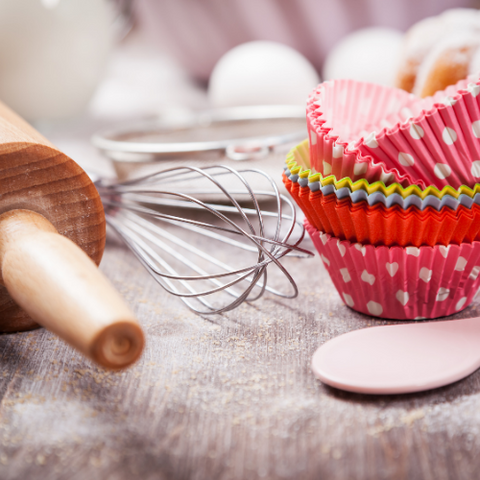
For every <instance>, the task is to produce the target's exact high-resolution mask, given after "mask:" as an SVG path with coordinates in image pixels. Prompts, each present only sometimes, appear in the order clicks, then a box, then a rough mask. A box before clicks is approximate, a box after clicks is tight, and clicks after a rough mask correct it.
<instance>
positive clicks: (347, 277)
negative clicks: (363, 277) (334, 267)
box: [340, 268, 352, 283]
mask: <svg viewBox="0 0 480 480" xmlns="http://www.w3.org/2000/svg"><path fill="white" fill-rule="evenodd" d="M340 273H341V274H342V278H343V281H344V282H345V283H348V282H349V281H350V280H351V279H352V277H351V276H350V272H349V271H348V268H341V269H340Z"/></svg>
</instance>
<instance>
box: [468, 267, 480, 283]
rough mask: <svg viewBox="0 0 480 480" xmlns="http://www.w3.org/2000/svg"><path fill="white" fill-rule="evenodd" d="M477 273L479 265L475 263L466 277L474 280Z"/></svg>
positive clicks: (479, 269) (479, 271)
mask: <svg viewBox="0 0 480 480" xmlns="http://www.w3.org/2000/svg"><path fill="white" fill-rule="evenodd" d="M479 273H480V266H478V265H476V266H475V267H473V268H472V271H471V273H470V275H469V276H468V278H469V279H470V280H476V279H477V277H478V274H479Z"/></svg>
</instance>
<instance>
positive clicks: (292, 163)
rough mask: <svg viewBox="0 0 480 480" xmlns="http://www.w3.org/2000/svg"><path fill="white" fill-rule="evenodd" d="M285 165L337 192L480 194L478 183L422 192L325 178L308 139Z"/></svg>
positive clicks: (416, 188)
mask: <svg viewBox="0 0 480 480" xmlns="http://www.w3.org/2000/svg"><path fill="white" fill-rule="evenodd" d="M285 163H286V164H287V167H288V169H289V170H290V172H291V173H292V174H293V175H299V177H300V178H307V177H308V181H309V183H312V182H320V184H321V185H322V186H326V185H334V186H335V188H336V189H337V190H338V189H340V188H345V187H347V188H349V189H350V190H351V191H352V192H355V191H357V190H364V191H365V192H367V193H368V194H369V195H371V194H372V193H375V192H382V193H383V194H384V195H385V196H387V197H388V196H389V195H393V194H394V193H398V194H399V195H401V196H402V197H403V198H407V197H408V196H410V195H417V196H418V197H420V198H422V199H424V198H425V197H426V196H427V195H434V196H435V197H437V198H439V199H442V198H443V197H444V196H445V195H451V196H452V197H455V198H457V199H458V197H459V196H460V195H462V194H463V195H468V196H469V197H470V198H473V197H474V196H475V194H477V193H480V183H476V184H475V186H474V187H473V188H470V187H467V186H466V185H462V186H460V187H459V188H458V189H456V188H453V187H451V186H450V185H447V186H445V187H443V188H442V189H441V190H439V189H438V188H437V187H434V186H429V187H427V188H425V189H424V190H422V189H421V188H420V187H419V186H418V185H410V186H408V187H402V185H400V184H399V183H392V184H391V185H389V186H388V187H387V186H386V185H385V184H384V183H383V182H381V181H378V182H373V183H369V182H368V181H367V180H365V179H363V178H362V179H360V180H357V181H355V182H353V181H352V180H351V179H350V178H349V177H345V178H342V179H340V180H337V178H336V177H335V175H329V176H327V177H324V176H323V175H322V174H321V173H318V172H315V171H314V170H313V169H312V168H311V166H310V147H309V145H308V138H307V139H305V140H304V141H303V142H301V143H300V144H298V145H297V146H296V147H294V148H292V149H291V150H290V152H288V155H287V158H286V160H285Z"/></svg>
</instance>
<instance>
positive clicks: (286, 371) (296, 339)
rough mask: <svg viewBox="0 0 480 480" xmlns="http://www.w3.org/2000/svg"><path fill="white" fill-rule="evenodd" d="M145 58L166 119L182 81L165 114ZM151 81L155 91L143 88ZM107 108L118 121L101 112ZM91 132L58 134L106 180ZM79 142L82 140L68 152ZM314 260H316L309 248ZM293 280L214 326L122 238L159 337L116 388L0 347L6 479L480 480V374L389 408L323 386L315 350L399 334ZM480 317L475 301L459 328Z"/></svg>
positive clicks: (53, 352) (325, 284)
mask: <svg viewBox="0 0 480 480" xmlns="http://www.w3.org/2000/svg"><path fill="white" fill-rule="evenodd" d="M135 58H137V60H136V63H135V68H136V69H137V70H135V71H134V70H132V69H131V68H130V66H129V65H130V64H129V63H128V62H124V63H123V64H122V65H123V67H122V68H120V67H118V65H117V67H118V68H117V67H116V72H117V73H116V75H117V77H118V76H120V77H122V78H126V79H127V82H126V83H128V82H130V83H132V85H136V87H135V92H143V91H146V92H147V93H148V95H147V96H146V97H145V96H144V99H145V102H144V103H145V105H148V106H149V108H151V109H152V110H154V109H155V108H157V106H159V105H160V104H161V103H162V102H163V101H164V100H165V98H168V100H169V101H170V100H171V99H172V89H173V90H175V88H176V87H175V86H177V87H178V85H179V82H178V81H177V80H176V78H177V77H175V76H168V75H167V77H168V78H167V79H168V80H169V82H170V84H169V87H170V88H165V89H158V92H159V93H158V95H159V96H158V99H157V100H158V105H157V104H156V103H155V102H154V101H153V100H152V98H153V99H155V98H157V97H154V96H152V95H151V94H150V93H149V90H148V88H150V89H153V88H154V86H155V85H156V83H155V82H156V81H157V80H158V82H160V80H161V78H163V77H165V75H164V70H162V68H163V67H161V68H160V64H158V65H159V66H158V67H157V66H155V65H157V64H156V63H155V62H151V61H150V60H148V58H145V57H142V56H138V57H135ZM142 62H144V63H145V66H148V67H149V68H150V67H152V69H153V70H151V71H150V74H149V75H143V76H142V75H140V74H139V73H138V69H139V68H140V66H141V63H142ZM114 70H115V69H114ZM155 72H157V73H155ZM129 75H130V76H129ZM155 75H157V76H158V78H157V77H155ZM117 77H115V78H117ZM134 77H135V78H134ZM141 78H143V79H148V81H149V82H150V83H149V87H148V88H145V89H142V88H138V85H137V84H136V83H135V82H136V81H139V79H141ZM114 86H115V88H117V87H118V85H117V84H115V85H114ZM195 88H196V87H195ZM114 91H116V90H115V89H114ZM192 92H193V93H192ZM107 93H108V92H107ZM117 93H118V91H117ZM160 94H161V95H163V96H162V97H161V98H160V96H161V95H160ZM167 94H168V95H167ZM174 94H175V95H173V100H171V101H174V102H176V103H181V102H182V99H185V98H187V100H185V102H186V103H188V104H189V105H192V104H195V102H196V100H195V101H194V100H192V98H194V99H195V98H197V97H198V98H200V97H201V95H200V94H198V91H197V90H195V89H193V90H191V91H190V93H189V95H185V93H184V91H178V88H177V90H175V91H174ZM197 94H198V95H197ZM199 95H200V96H199ZM202 95H203V97H202V98H204V95H205V94H204V93H203V94H202ZM106 96H107V97H108V94H107V95H106ZM117 98H129V97H128V95H126V94H125V92H124V94H122V95H121V96H120V97H119V96H118V95H116V96H114V97H112V100H113V99H114V100H115V101H116V99H117ZM135 98H136V97H135ZM198 98H197V100H198ZM97 100H98V99H97ZM203 101H204V99H203V100H199V101H197V103H196V105H197V107H198V106H201V103H202V102H203ZM135 102H136V103H135V105H137V104H138V102H139V100H138V98H136V100H135ZM127 103H128V102H127ZM96 105H97V107H98V110H99V111H103V110H102V108H100V107H101V105H102V102H101V101H97V103H96ZM99 105H100V106H99ZM115 105H116V104H115ZM116 106H117V105H116ZM117 107H118V106H117ZM112 112H113V113H115V112H116V113H115V114H116V115H117V116H118V114H119V113H118V112H119V110H118V108H117V110H115V109H113V110H112ZM120 113H122V112H120ZM102 121H103V120H102ZM108 121H109V122H110V123H112V122H113V120H112V119H111V118H110V120H108ZM100 123H101V122H100ZM104 123H105V122H104ZM87 125H88V127H86V128H83V129H82V128H81V129H80V130H78V126H75V125H74V126H73V127H72V126H68V125H67V127H65V128H66V130H64V131H63V132H62V131H61V128H60V130H59V129H58V128H56V127H52V128H50V129H48V128H47V129H46V130H44V134H45V135H47V136H48V137H49V138H50V139H51V140H52V141H53V143H56V144H57V145H58V146H59V147H60V148H62V149H64V150H65V151H66V153H68V154H71V155H72V156H73V157H74V158H75V159H79V160H82V162H83V160H85V161H86V164H87V166H89V165H88V163H89V162H88V161H90V164H92V165H93V167H96V166H97V165H96V162H97V159H96V158H94V153H93V152H92V151H91V150H88V149H87V150H85V152H84V153H83V152H82V149H83V148H87V146H88V138H89V136H90V134H91V133H93V131H92V129H93V130H95V129H97V128H98V125H97V124H95V122H93V123H92V122H90V121H89V122H88V123H87ZM69 128H70V129H71V130H72V131H75V132H76V133H75V134H72V135H71V136H69V135H68V131H67V130H68V129H69ZM56 132H59V133H58V135H55V134H56ZM90 148H91V147H90ZM75 149H77V150H75ZM82 157H83V158H82ZM82 162H81V163H82ZM82 164H83V163H82ZM279 169H281V161H279ZM305 246H306V247H309V248H312V244H311V243H310V242H309V241H306V242H305ZM285 265H286V266H287V267H288V269H289V271H290V272H291V273H292V275H293V276H294V278H295V279H296V281H297V282H298V285H299V287H300V291H301V294H300V295H299V296H298V297H297V298H296V299H294V300H282V299H279V298H276V297H274V296H272V295H268V294H267V295H265V296H264V297H263V298H262V299H261V300H260V301H258V302H256V303H254V304H251V305H250V304H244V305H243V306H241V307H240V308H239V309H237V310H234V311H232V312H230V313H229V314H226V315H224V316H222V317H221V318H216V319H213V320H207V319H204V318H201V317H199V316H197V315H195V314H193V313H191V312H190V311H189V310H187V309H186V307H185V306H184V305H183V303H182V302H181V301H180V300H178V299H176V298H174V297H172V296H170V295H169V294H167V293H165V292H164V291H163V290H162V289H161V288H160V287H159V286H158V285H157V284H156V282H155V281H154V280H153V278H152V277H150V276H149V274H148V273H147V272H146V271H145V270H144V268H143V267H142V266H141V265H140V264H139V262H138V261H137V260H136V258H135V257H134V256H133V254H132V253H130V252H129V251H128V250H127V249H126V248H125V247H124V246H123V245H122V244H121V243H119V242H118V241H117V240H116V239H115V238H114V237H112V236H111V237H109V241H108V243H107V248H106V252H105V256H104V259H103V262H102V265H101V268H102V270H103V271H104V272H105V274H106V275H107V276H108V277H109V278H110V279H111V281H112V282H113V283H114V284H115V286H116V287H117V288H118V289H119V290H120V291H121V292H122V293H123V295H124V296H125V298H126V300H127V301H128V303H129V304H130V305H131V307H132V309H133V310H134V311H135V313H136V314H137V316H138V318H139V320H140V322H141V324H142V326H143V328H144V329H145V332H146V335H147V347H146V350H145V353H144V355H143V357H142V358H141V360H140V361H139V362H138V363H137V364H136V365H135V366H134V367H133V368H130V369H129V370H126V371H124V372H120V373H111V372H107V371H104V370H102V369H99V368H97V367H96V366H94V365H92V364H91V363H90V362H88V361H86V360H84V359H83V358H82V357H81V356H80V355H79V354H77V353H76V352H75V351H74V350H73V349H72V348H70V347H69V346H67V345H65V344H64V343H63V342H62V341H60V340H59V339H58V338H56V337H55V336H54V335H52V334H50V333H49V332H47V331H45V330H43V329H42V330H35V331H32V332H27V333H21V334H13V335H2V336H0V356H1V366H2V370H1V372H0V399H1V403H0V445H1V446H0V478H1V479H2V480H10V479H21V480H24V479H40V480H41V479H65V480H67V479H68V480H80V479H82V480H83V479H92V480H94V479H101V480H105V479H109V480H110V479H112V480H117V479H119V480H120V479H132V478H141V479H143V480H149V479H195V480H216V479H221V480H230V479H248V480H254V479H282V480H286V479H302V480H307V479H320V478H321V479H369V480H371V479H409V480H413V479H428V480H430V479H431V480H443V479H465V480H469V479H473V478H478V477H479V473H478V472H479V468H480V455H479V454H478V452H479V450H480V373H479V372H476V373H474V374H473V375H471V376H470V377H468V378H467V379H465V380H463V381H461V382H458V383H456V384H453V385H451V386H448V387H445V388H441V389H437V390H434V391H430V392H424V393H419V394H414V395H401V396H388V397H387V396H379V397H375V396H362V395H355V394H348V393H343V392H341V391H337V390H334V389H332V388H329V387H327V386H324V385H322V384H321V383H320V382H319V381H318V380H316V379H315V378H314V376H313V375H312V373H311V371H310V367H309V364H310V361H311V358H312V355H313V353H314V351H315V349H316V348H317V347H318V346H319V345H321V344H322V343H323V342H325V341H326V340H328V339H330V338H333V337H335V336H337V335H339V334H341V333H344V332H348V331H350V330H354V329H357V328H364V327H367V326H371V325H377V324H381V323H385V322H382V321H381V320H375V319H372V318H369V317H366V316H364V315H361V314H358V313H356V312H354V311H353V310H350V309H349V308H348V307H346V306H345V305H344V304H343V303H342V301H341V299H340V297H339V296H338V294H337V292H336V291H335V289H334V287H333V284H332V282H331V280H330V278H329V276H328V273H327V272H326V271H325V269H324V268H323V265H322V263H321V261H320V260H319V258H318V256H316V257H315V258H313V259H307V260H305V259H293V258H292V259H286V260H285ZM479 310H480V304H479V302H478V301H475V302H474V304H473V305H472V306H471V307H469V308H467V309H466V310H465V311H464V312H462V313H461V314H459V315H456V317H459V318H460V317H462V318H463V317H470V316H476V315H479Z"/></svg>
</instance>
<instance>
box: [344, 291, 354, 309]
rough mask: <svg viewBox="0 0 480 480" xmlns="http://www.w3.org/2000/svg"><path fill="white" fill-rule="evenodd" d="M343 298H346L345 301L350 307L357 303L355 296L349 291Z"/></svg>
mask: <svg viewBox="0 0 480 480" xmlns="http://www.w3.org/2000/svg"><path fill="white" fill-rule="evenodd" d="M343 299H344V300H345V303H346V304H347V305H348V306H349V307H353V306H354V305H355V302H354V301H353V298H352V297H351V296H350V295H349V294H348V293H344V294H343Z"/></svg>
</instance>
